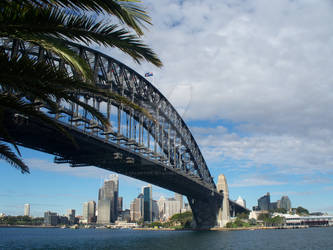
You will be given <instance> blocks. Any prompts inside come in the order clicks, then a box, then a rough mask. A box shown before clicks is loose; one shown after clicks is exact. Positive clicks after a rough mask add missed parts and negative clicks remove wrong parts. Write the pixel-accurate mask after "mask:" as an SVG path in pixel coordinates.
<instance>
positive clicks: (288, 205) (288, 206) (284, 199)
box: [279, 196, 291, 211]
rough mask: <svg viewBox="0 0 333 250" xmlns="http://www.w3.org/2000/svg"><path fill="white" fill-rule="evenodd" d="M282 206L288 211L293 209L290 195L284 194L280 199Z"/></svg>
mask: <svg viewBox="0 0 333 250" xmlns="http://www.w3.org/2000/svg"><path fill="white" fill-rule="evenodd" d="M279 205H280V208H284V209H286V210H287V211H288V210H290V209H291V201H290V199H289V197H288V196H282V197H281V200H280V204H279Z"/></svg>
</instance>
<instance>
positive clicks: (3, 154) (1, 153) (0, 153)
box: [0, 142, 30, 174]
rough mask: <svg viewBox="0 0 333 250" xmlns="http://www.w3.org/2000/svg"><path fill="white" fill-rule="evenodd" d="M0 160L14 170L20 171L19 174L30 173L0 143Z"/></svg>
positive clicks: (7, 148) (8, 148)
mask: <svg viewBox="0 0 333 250" xmlns="http://www.w3.org/2000/svg"><path fill="white" fill-rule="evenodd" d="M0 159H2V160H5V161H7V162H8V163H9V164H10V165H12V166H13V167H14V168H17V169H19V170H21V173H22V174H24V173H30V172H29V168H28V166H27V165H25V163H24V162H23V161H22V160H21V159H19V158H18V157H17V156H16V154H15V153H13V151H12V150H11V149H10V147H8V146H7V145H6V144H4V143H2V142H0Z"/></svg>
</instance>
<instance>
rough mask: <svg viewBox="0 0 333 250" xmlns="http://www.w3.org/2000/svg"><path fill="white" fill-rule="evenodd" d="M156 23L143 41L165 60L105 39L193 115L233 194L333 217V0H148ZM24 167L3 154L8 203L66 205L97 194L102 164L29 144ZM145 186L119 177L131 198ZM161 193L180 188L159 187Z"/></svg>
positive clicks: (215, 169) (18, 206)
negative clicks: (130, 52)
mask: <svg viewBox="0 0 333 250" xmlns="http://www.w3.org/2000/svg"><path fill="white" fill-rule="evenodd" d="M144 4H145V6H146V7H147V10H148V12H149V13H150V15H151V17H152V20H153V24H154V25H153V26H151V27H149V30H147V32H146V34H145V36H144V40H145V41H146V42H147V43H148V44H149V45H150V46H151V47H152V48H153V49H154V50H155V51H156V52H157V53H158V54H159V55H160V57H161V59H162V61H163V63H164V67H163V68H161V69H157V68H155V67H153V66H151V65H149V64H147V63H143V64H141V65H137V64H135V63H134V62H133V60H132V59H130V58H129V57H127V56H124V55H123V54H122V53H121V52H119V51H117V50H114V49H108V48H99V50H101V51H103V52H104V53H106V54H108V55H110V56H113V57H115V58H116V59H118V60H120V61H122V62H124V63H125V64H127V65H129V66H130V67H132V68H133V69H135V70H136V71H137V72H139V73H141V74H142V75H143V74H144V73H145V72H153V73H154V77H153V78H150V80H151V81H152V82H154V85H156V86H157V87H158V89H159V90H160V91H161V92H162V93H163V94H164V95H165V96H166V97H167V98H168V99H169V101H170V102H171V103H172V104H173V105H174V106H175V108H176V109H177V110H178V112H179V113H180V114H181V115H182V117H183V118H184V119H185V121H186V122H187V124H188V126H189V127H190V129H191V131H192V132H193V134H194V137H195V139H196V140H197V142H198V144H199V146H200V148H201V151H202V152H203V155H204V157H205V159H206V162H207V164H208V166H209V169H210V171H211V173H212V175H213V176H214V177H215V180H216V178H217V176H218V175H219V174H221V173H223V174H225V175H226V177H227V181H228V184H229V189H230V194H231V198H233V199H237V197H238V196H239V195H240V196H242V197H243V198H245V200H246V202H247V205H248V207H252V206H253V205H256V201H257V199H258V198H259V197H260V196H262V195H264V194H265V193H266V192H270V193H271V198H272V200H273V201H275V200H277V199H279V198H280V197H281V196H282V195H288V196H289V197H290V199H291V202H292V205H293V206H294V207H295V206H304V207H306V208H308V209H310V210H311V211H326V212H329V213H330V214H333V196H332V191H333V177H332V176H333V175H332V174H333V157H332V155H333V142H332V139H331V138H333V129H332V122H333V113H332V112H331V107H332V105H333V84H332V82H333V75H332V68H333V57H331V56H330V55H332V54H333V46H332V41H333V29H332V27H331V25H330V24H331V23H333V15H332V13H333V4H332V1H330V0H322V1H317V0H302V1H300V0H294V1H289V0H272V1H267V0H253V1H244V0H223V1H213V0H202V1H199V0H192V1H177V0H155V1H144ZM22 152H23V157H24V159H25V161H26V162H27V163H28V164H29V166H31V174H30V175H21V174H20V172H18V171H17V170H15V169H12V168H11V167H10V166H8V165H7V164H6V163H5V162H3V161H1V162H0V164H1V171H2V174H1V176H0V183H1V184H0V212H5V213H8V214H22V213H23V204H24V203H31V204H32V205H31V211H32V214H33V215H42V213H43V211H45V210H47V209H50V210H52V211H56V212H59V213H65V212H66V210H67V209H68V208H75V209H77V210H78V213H79V214H80V213H81V212H82V203H83V202H85V201H87V200H91V199H94V200H96V199H97V192H98V188H99V187H100V186H101V180H102V179H103V178H105V177H107V175H108V174H109V173H108V172H106V171H103V170H99V169H97V168H93V167H89V168H80V169H72V168H69V167H68V166H66V165H55V164H53V163H52V162H53V158H52V156H48V155H45V154H42V153H39V152H35V151H31V150H28V149H22ZM144 184H145V183H143V182H140V181H137V180H133V179H130V178H127V177H123V176H121V177H120V195H122V196H124V199H125V206H127V207H128V206H129V203H130V201H131V200H132V199H133V198H134V197H135V196H136V195H137V194H138V192H139V190H140V188H141V186H142V185H144ZM153 192H154V196H155V198H159V196H160V195H162V194H163V195H165V196H171V195H173V194H172V193H170V192H168V191H167V190H164V189H160V188H157V187H154V188H153Z"/></svg>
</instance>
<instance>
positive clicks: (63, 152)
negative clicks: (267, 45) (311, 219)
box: [0, 39, 244, 227]
mask: <svg viewBox="0 0 333 250" xmlns="http://www.w3.org/2000/svg"><path fill="white" fill-rule="evenodd" d="M69 46H70V48H71V49H72V50H73V51H74V52H76V53H77V54H78V55H79V56H80V57H81V58H83V59H84V60H86V62H87V63H88V64H89V66H90V67H91V69H92V71H93V73H94V78H95V84H96V86H98V87H100V88H102V89H105V90H109V91H111V92H113V93H117V94H118V95H119V96H122V97H124V98H126V99H128V100H130V101H132V102H133V103H135V104H137V105H139V106H141V107H143V108H144V109H145V110H147V111H148V112H149V113H150V116H152V117H153V118H154V119H155V121H156V122H153V121H152V119H151V118H150V117H147V115H145V114H144V113H142V112H140V111H138V110H134V109H133V108H131V107H128V106H126V105H125V104H123V103H119V102H118V101H117V100H115V99H111V98H109V97H105V96H95V95H91V94H90V93H80V92H78V93H75V94H76V95H78V97H79V98H80V100H82V101H84V102H85V103H86V104H89V105H91V106H93V107H94V108H96V109H97V110H100V111H101V112H102V113H104V114H105V116H106V118H107V119H108V120H109V121H110V123H111V127H108V128H106V127H103V126H102V125H101V124H99V123H98V121H96V120H94V119H93V117H90V116H89V115H87V112H85V111H84V109H82V108H81V107H79V106H78V105H75V104H72V103H64V102H62V103H59V112H58V113H52V112H51V111H50V109H49V108H48V107H47V106H45V105H42V106H40V107H39V109H40V110H41V111H44V112H45V114H47V115H49V116H50V117H51V118H52V119H54V120H55V121H56V122H57V123H58V124H60V125H61V126H63V127H64V128H65V129H66V130H67V131H68V132H69V133H70V134H71V135H72V136H73V138H74V139H75V141H76V143H77V145H78V147H75V146H74V145H73V143H72V141H70V140H69V139H68V138H66V137H65V136H64V135H63V134H61V133H60V132H59V131H57V130H56V129H54V128H52V127H49V126H47V125H46V124H45V123H43V122H40V121H39V120H37V119H34V118H32V117H24V116H22V115H21V114H17V113H15V112H12V111H10V110H7V111H6V116H5V117H6V122H5V125H6V127H7V129H8V131H9V132H10V135H11V137H12V138H13V139H14V140H15V141H16V142H17V143H18V144H19V145H22V146H25V147H29V148H33V149H36V150H39V151H43V152H47V153H50V154H53V155H55V156H56V157H55V162H56V163H69V164H70V166H72V167H83V166H96V167H100V168H103V169H107V170H111V171H114V172H117V173H120V174H124V175H127V176H130V177H133V178H136V179H140V180H143V181H146V182H149V183H152V184H155V185H157V186H160V187H163V188H166V189H169V190H172V191H174V192H177V193H181V194H183V195H185V196H187V198H188V199H189V201H190V204H191V207H192V210H193V213H194V219H195V220H197V221H200V219H198V218H199V217H202V216H201V215H199V212H197V211H200V210H207V211H206V213H203V214H210V215H209V216H210V218H209V219H207V218H206V219H205V218H202V219H201V221H205V220H207V221H208V220H209V222H208V224H209V225H211V226H212V225H213V224H214V221H215V220H216V210H217V209H218V208H219V206H220V204H222V199H223V193H219V192H217V189H216V185H215V183H214V180H213V178H212V176H211V175H210V172H209V169H208V167H207V165H206V162H205V160H204V158H203V156H202V154H201V151H200V149H199V147H198V145H197V143H196V141H195V140H194V137H193V136H192V134H191V132H190V130H189V129H188V127H187V126H186V124H185V122H184V121H183V120H182V118H181V117H180V115H179V114H178V113H177V111H176V110H175V109H174V107H173V106H172V105H171V104H170V103H169V101H168V100H167V99H166V98H165V97H164V96H163V95H162V94H161V93H160V92H159V91H158V90H157V89H156V88H155V87H154V86H153V85H152V84H151V83H150V82H149V81H147V80H146V79H145V78H144V77H142V76H141V75H139V74H138V73H137V72H135V71H133V70H132V69H130V68H129V67H127V66H126V65H124V64H122V63H120V62H119V61H117V60H115V59H114V58H111V57H109V56H106V55H104V54H102V53H100V52H98V51H95V50H92V49H90V48H87V47H84V46H81V45H77V44H73V43H69ZM0 48H1V49H4V50H5V51H6V52H7V53H8V54H9V55H10V56H15V55H17V56H20V55H23V54H24V55H28V56H29V57H30V58H34V59H35V60H39V61H40V60H43V61H45V62H46V63H49V64H52V65H53V66H55V67H58V68H59V69H60V68H62V69H64V70H66V71H67V73H68V75H70V76H75V75H76V73H75V71H74V70H73V68H72V67H71V66H70V65H68V64H66V62H65V61H64V60H62V59H61V58H59V57H58V56H56V55H54V54H52V53H51V52H49V51H46V50H44V49H43V48H41V47H39V46H37V45H35V44H32V43H27V42H22V41H17V40H11V39H0ZM199 203H200V204H201V205H200V206H199V205H198V207H197V206H196V205H195V204H199ZM231 207H232V209H233V210H234V211H236V210H237V211H244V208H242V207H241V206H239V205H237V204H236V203H234V202H232V201H231ZM197 224H199V225H198V226H199V227H200V223H197ZM201 224H202V223H201ZM208 224H207V223H206V226H208Z"/></svg>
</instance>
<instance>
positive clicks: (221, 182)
mask: <svg viewBox="0 0 333 250" xmlns="http://www.w3.org/2000/svg"><path fill="white" fill-rule="evenodd" d="M217 191H218V192H220V193H221V192H223V201H222V204H221V205H222V206H220V208H219V210H218V214H217V226H219V227H225V226H226V224H227V223H228V222H229V221H230V206H229V190H228V185H227V180H226V178H225V176H224V175H223V174H221V175H219V178H218V181H217Z"/></svg>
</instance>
